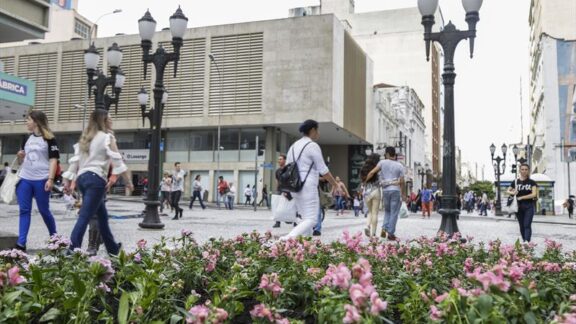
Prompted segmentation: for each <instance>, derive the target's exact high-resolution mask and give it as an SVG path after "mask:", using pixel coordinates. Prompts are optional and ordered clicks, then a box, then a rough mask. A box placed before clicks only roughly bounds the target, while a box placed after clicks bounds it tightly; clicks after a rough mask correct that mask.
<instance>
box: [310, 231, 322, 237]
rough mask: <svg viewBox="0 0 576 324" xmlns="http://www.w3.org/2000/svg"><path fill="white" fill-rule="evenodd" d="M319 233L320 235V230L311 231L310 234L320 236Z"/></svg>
mask: <svg viewBox="0 0 576 324" xmlns="http://www.w3.org/2000/svg"><path fill="white" fill-rule="evenodd" d="M320 235H322V233H321V232H320V231H314V232H313V233H312V236H320Z"/></svg>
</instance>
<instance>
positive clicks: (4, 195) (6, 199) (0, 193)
mask: <svg viewBox="0 0 576 324" xmlns="http://www.w3.org/2000/svg"><path fill="white" fill-rule="evenodd" d="M15 162H16V160H14V162H12V167H14V165H15ZM19 175H20V172H18V173H14V172H10V173H8V174H7V175H6V177H5V178H4V182H2V186H1V187H0V201H2V202H3V203H5V204H8V205H14V204H16V203H17V200H16V185H17V184H18V181H20V176H19Z"/></svg>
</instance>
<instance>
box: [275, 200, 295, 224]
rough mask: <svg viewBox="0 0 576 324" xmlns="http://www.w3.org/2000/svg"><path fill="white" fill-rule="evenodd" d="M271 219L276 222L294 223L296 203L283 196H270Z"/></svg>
mask: <svg viewBox="0 0 576 324" xmlns="http://www.w3.org/2000/svg"><path fill="white" fill-rule="evenodd" d="M272 218H273V220H274V221H276V222H295V221H296V201H295V200H294V199H291V200H288V198H286V197H285V196H284V195H276V194H274V195H272Z"/></svg>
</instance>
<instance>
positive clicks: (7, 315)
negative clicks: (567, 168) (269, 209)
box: [0, 231, 576, 323]
mask: <svg viewBox="0 0 576 324" xmlns="http://www.w3.org/2000/svg"><path fill="white" fill-rule="evenodd" d="M68 244H69V242H68V241H67V240H66V239H63V238H62V237H58V236H55V237H53V238H52V240H51V241H50V242H49V252H48V253H47V254H43V255H38V256H35V257H29V256H27V255H25V254H22V253H20V252H18V251H15V250H13V251H4V252H0V322H21V323H33V322H50V321H53V322H78V323H95V322H110V323H112V322H116V321H117V322H119V323H128V322H134V323H149V322H154V321H158V322H159V323H181V322H187V323H228V322H234V323H247V322H256V323H342V322H344V323H424V322H435V321H439V322H448V323H503V322H511V323H544V322H547V323H548V322H556V323H575V322H576V295H574V294H575V293H576V253H574V252H571V253H564V252H562V250H561V246H560V245H559V244H557V243H555V242H552V241H547V243H546V249H545V251H544V253H543V254H542V255H540V256H536V255H535V253H534V245H530V244H519V243H517V244H515V245H503V244H501V243H500V242H499V241H494V242H489V243H488V244H487V245H485V244H482V243H480V244H472V243H470V240H468V243H460V240H459V238H458V237H456V238H455V239H447V238H440V239H436V240H433V239H428V238H425V237H422V238H420V239H417V240H413V241H409V242H402V243H400V242H392V243H388V242H387V243H381V242H378V241H377V240H373V241H369V242H364V241H363V238H362V236H361V235H360V234H356V235H350V234H348V233H346V232H345V233H344V235H343V239H342V240H341V241H339V242H334V243H331V244H322V243H321V242H319V241H309V240H290V241H281V242H273V241H272V240H271V235H270V233H266V234H265V235H260V234H258V233H251V234H244V235H242V236H238V237H236V238H235V239H232V240H224V239H213V240H210V241H209V242H207V243H206V244H204V245H199V244H197V243H196V242H195V240H194V239H193V236H192V233H191V232H190V231H182V235H181V237H179V238H173V239H170V240H164V241H162V242H161V243H160V244H157V245H154V246H150V247H149V246H148V245H147V243H146V242H145V241H139V242H138V243H137V250H136V251H134V252H133V253H124V252H122V253H121V254H120V256H119V257H118V258H113V259H106V258H101V257H88V256H87V255H85V253H83V252H82V251H75V252H73V253H72V254H70V255H67V253H66V251H67V246H68Z"/></svg>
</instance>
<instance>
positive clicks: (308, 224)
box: [282, 181, 320, 239]
mask: <svg viewBox="0 0 576 324" xmlns="http://www.w3.org/2000/svg"><path fill="white" fill-rule="evenodd" d="M314 182H315V181H306V183H304V188H302V190H301V191H300V192H297V193H293V194H292V197H293V198H294V199H295V200H296V208H297V210H298V214H300V216H302V221H301V222H300V223H299V224H298V226H296V227H294V229H292V231H291V232H290V233H288V235H286V236H283V237H282V239H288V238H295V237H298V236H311V235H312V230H313V228H314V226H316V223H317V221H318V211H319V210H320V197H319V196H318V183H317V182H316V183H314Z"/></svg>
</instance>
